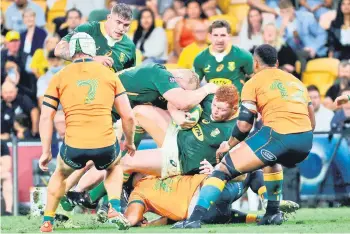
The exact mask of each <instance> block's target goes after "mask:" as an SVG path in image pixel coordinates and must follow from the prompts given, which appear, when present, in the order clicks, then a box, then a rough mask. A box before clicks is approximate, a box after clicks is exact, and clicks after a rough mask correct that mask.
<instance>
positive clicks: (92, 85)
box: [77, 79, 98, 104]
mask: <svg viewBox="0 0 350 234" xmlns="http://www.w3.org/2000/svg"><path fill="white" fill-rule="evenodd" d="M77 85H78V87H82V86H88V87H89V90H88V93H87V95H86V96H85V99H84V103H85V104H90V103H91V102H92V101H93V100H94V99H95V96H96V90H97V87H98V81H97V80H93V79H91V80H78V81H77Z"/></svg>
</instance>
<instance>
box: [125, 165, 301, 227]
mask: <svg viewBox="0 0 350 234" xmlns="http://www.w3.org/2000/svg"><path fill="white" fill-rule="evenodd" d="M201 164H202V166H201V168H200V169H201V172H200V173H201V174H197V175H188V176H183V175H178V176H173V177H168V178H167V179H165V180H162V179H160V178H156V177H149V176H148V177H145V178H143V179H141V180H139V181H138V180H136V181H135V180H134V184H135V186H134V190H133V191H132V192H131V195H130V198H129V204H128V207H127V208H126V211H125V213H124V215H125V217H126V218H127V219H128V220H129V222H130V225H131V226H136V225H142V226H150V225H166V224H169V223H171V222H174V221H179V220H184V219H186V218H187V217H189V216H190V215H191V213H192V211H193V205H194V204H195V203H196V202H197V200H198V195H199V190H200V188H201V187H202V186H203V183H204V181H205V180H206V179H207V178H208V175H210V174H211V173H212V171H213V167H212V165H210V163H209V162H208V161H206V160H205V161H203V162H201ZM244 176H245V177H246V178H243V181H240V182H238V181H237V182H235V181H230V182H228V183H227V184H226V186H225V188H224V189H223V193H222V194H221V196H220V198H219V200H218V202H217V203H216V204H215V205H213V206H212V207H210V209H209V210H208V211H207V212H206V214H205V216H204V219H203V221H204V223H207V224H224V223H244V222H246V223H253V222H257V221H259V220H260V219H261V218H262V216H259V215H255V214H245V213H242V212H240V211H236V210H232V209H231V205H232V203H233V202H234V201H236V200H237V199H239V198H240V197H241V196H242V195H243V194H244V193H245V192H246V191H247V189H248V188H249V187H250V188H251V189H252V190H253V191H254V192H255V193H257V194H259V195H260V197H261V198H264V196H266V195H267V194H266V187H265V185H264V178H263V173H262V171H261V170H257V171H254V172H252V173H249V174H245V175H244ZM136 177H137V176H136ZM288 203H289V205H290V209H289V212H292V211H295V210H296V209H297V208H298V206H297V204H295V203H293V202H290V201H289V202H288ZM146 212H153V213H155V214H158V215H160V216H161V217H160V218H159V219H157V220H154V221H151V222H147V221H146V222H145V221H144V216H143V215H144V214H145V213H146Z"/></svg>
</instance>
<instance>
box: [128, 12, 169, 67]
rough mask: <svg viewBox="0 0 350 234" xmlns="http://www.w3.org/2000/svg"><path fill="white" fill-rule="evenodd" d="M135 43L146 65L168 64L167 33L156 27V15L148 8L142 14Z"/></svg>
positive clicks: (134, 38)
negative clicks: (148, 63) (150, 63)
mask: <svg viewBox="0 0 350 234" xmlns="http://www.w3.org/2000/svg"><path fill="white" fill-rule="evenodd" d="M133 41H134V44H135V45H136V48H137V49H139V50H141V52H142V55H143V57H144V59H143V61H144V62H145V63H147V62H155V63H161V64H164V63H166V60H167V53H168V42H167V37H166V33H165V31H164V29H163V28H160V27H155V18H154V13H153V12H152V11H151V10H150V9H148V8H145V9H143V10H141V12H140V15H139V19H138V26H137V29H136V31H135V34H134V36H133Z"/></svg>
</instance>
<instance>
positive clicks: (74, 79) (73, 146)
mask: <svg viewBox="0 0 350 234" xmlns="http://www.w3.org/2000/svg"><path fill="white" fill-rule="evenodd" d="M69 48H70V55H71V57H73V63H72V64H70V65H68V66H67V67H65V68H64V69H63V70H62V71H60V72H59V73H57V74H55V75H54V76H53V78H52V80H51V82H50V85H49V87H48V89H47V91H46V94H45V95H44V100H43V105H42V112H41V117H40V137H41V142H42V150H43V153H42V155H41V157H40V160H39V167H40V168H41V169H42V170H43V171H47V170H48V163H49V162H50V161H51V159H52V155H51V143H52V142H51V141H52V134H53V119H54V116H55V113H56V110H57V107H58V104H59V102H61V104H62V107H63V111H64V113H65V116H66V119H65V122H66V134H65V139H64V143H63V144H62V147H61V150H60V155H59V156H58V158H57V166H56V170H55V172H54V173H53V175H52V176H51V178H50V181H49V184H48V192H47V204H46V207H45V212H44V221H43V224H42V226H41V228H40V231H41V232H52V231H53V222H54V217H55V212H56V209H57V206H58V205H59V201H60V199H61V198H62V197H63V195H64V193H65V183H66V179H67V177H68V176H69V175H70V174H71V173H72V172H73V171H74V170H77V169H81V168H83V167H85V165H86V163H87V162H88V161H93V162H94V164H95V167H96V168H97V169H98V170H105V169H106V171H107V175H106V179H105V186H106V190H107V193H108V195H109V198H110V201H109V203H110V211H109V214H108V217H109V219H110V220H111V222H115V223H116V224H117V225H118V227H119V228H120V229H122V228H124V221H125V223H126V222H127V220H125V218H123V217H122V214H121V213H119V212H117V211H116V209H117V208H116V207H118V206H119V204H118V201H119V200H117V199H116V198H119V197H120V189H121V187H122V183H121V182H120V181H121V180H122V171H121V169H120V167H118V166H116V164H115V162H116V159H117V157H118V153H119V144H118V142H116V140H115V139H116V137H115V133H114V131H113V128H112V124H111V122H112V117H111V110H112V106H113V104H114V106H115V107H116V109H117V110H118V113H119V114H120V116H121V118H122V119H123V123H124V124H123V130H124V133H125V136H126V141H125V148H126V149H127V150H128V153H129V154H130V155H133V154H134V152H135V145H134V143H133V141H134V139H133V138H134V127H135V124H134V116H133V113H132V109H131V107H130V103H129V100H128V98H127V96H126V94H125V90H124V87H123V85H122V84H121V82H120V81H119V80H118V79H116V77H115V75H114V73H113V72H111V71H110V70H109V69H108V68H106V67H105V66H103V65H101V64H100V63H96V62H94V61H93V60H92V57H93V56H95V53H96V45H95V42H94V40H93V39H92V37H91V36H89V35H88V34H86V33H77V34H75V35H74V36H73V37H72V38H71V40H70V46H69ZM67 78H69V79H67ZM84 78H85V79H84ZM119 216H120V217H121V218H118V219H116V218H117V217H119Z"/></svg>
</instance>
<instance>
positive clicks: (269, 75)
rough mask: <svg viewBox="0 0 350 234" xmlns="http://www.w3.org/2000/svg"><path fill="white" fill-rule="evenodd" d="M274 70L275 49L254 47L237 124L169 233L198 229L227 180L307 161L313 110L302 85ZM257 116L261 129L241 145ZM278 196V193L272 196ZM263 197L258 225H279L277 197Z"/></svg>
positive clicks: (312, 126)
mask: <svg viewBox="0 0 350 234" xmlns="http://www.w3.org/2000/svg"><path fill="white" fill-rule="evenodd" d="M277 67H278V61H277V51H276V49H275V48H273V47H272V46H270V45H266V44H264V45H261V46H259V47H257V49H256V50H255V52H254V69H255V75H254V76H253V77H252V78H251V79H250V80H249V81H248V82H247V83H246V84H245V86H244V87H243V90H242V105H241V109H240V112H239V117H238V121H237V123H236V125H235V127H234V130H233V132H232V136H231V137H230V139H229V141H227V142H224V143H222V144H221V146H220V148H219V149H218V151H217V156H219V157H222V155H223V153H226V152H227V153H226V154H225V156H224V157H223V158H222V160H221V162H220V163H219V164H218V165H217V166H216V167H215V170H214V172H213V174H212V175H211V176H210V178H208V179H207V180H206V181H205V182H204V185H203V187H202V189H201V192H200V195H199V199H198V202H197V205H196V206H195V208H194V211H193V213H192V215H191V216H190V218H189V219H188V220H185V221H183V222H178V223H176V224H175V225H174V226H173V227H174V228H200V227H201V220H202V219H203V217H204V215H205V213H206V212H207V211H208V209H209V208H210V206H211V204H214V203H215V202H216V201H217V200H218V198H219V197H220V194H221V192H222V190H223V188H224V187H225V184H226V181H229V180H231V179H232V178H235V177H237V176H239V175H242V174H243V173H247V172H251V171H254V170H257V169H259V168H263V167H265V166H273V167H271V172H274V173H275V174H271V179H273V177H274V176H276V175H278V174H279V172H280V171H279V170H280V168H276V167H274V165H278V163H281V164H282V165H284V166H287V167H290V166H295V164H297V163H300V162H301V161H303V160H304V159H305V158H306V157H307V155H308V153H309V151H310V150H311V148H312V139H313V133H312V131H313V129H314V127H315V118H314V110H313V108H312V105H311V102H310V98H309V96H308V92H307V90H306V87H305V86H304V85H303V83H302V82H301V81H300V80H298V79H297V78H295V77H294V76H293V75H291V74H289V73H286V72H284V71H282V70H280V69H278V68H277ZM257 112H259V113H260V114H261V116H262V121H263V124H264V127H262V129H261V130H260V131H258V132H257V133H256V134H255V135H253V136H252V137H250V138H248V139H247V140H245V138H246V137H247V136H248V133H249V132H250V130H251V128H252V124H253V122H254V118H255V116H256V115H257ZM231 149H232V150H231ZM279 192H280V191H279V189H278V190H277V191H275V193H276V194H279ZM267 193H268V197H269V201H268V204H267V209H266V213H265V215H264V217H263V219H262V220H261V221H260V222H259V224H261V225H262V224H281V223H282V221H283V220H282V214H281V212H280V211H279V203H280V196H277V197H276V199H275V200H272V199H270V195H271V196H273V193H272V194H271V193H269V191H268V192H267Z"/></svg>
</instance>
